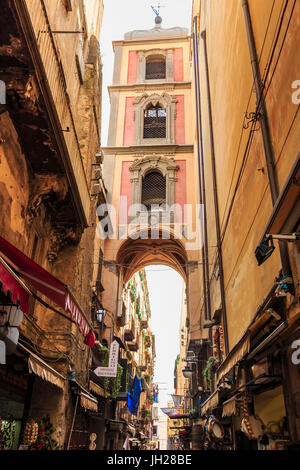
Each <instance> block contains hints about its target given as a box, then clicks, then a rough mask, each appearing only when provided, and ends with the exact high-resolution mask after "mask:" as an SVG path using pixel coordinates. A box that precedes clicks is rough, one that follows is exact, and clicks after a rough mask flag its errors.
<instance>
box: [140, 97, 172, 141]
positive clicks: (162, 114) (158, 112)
mask: <svg viewBox="0 0 300 470" xmlns="http://www.w3.org/2000/svg"><path fill="white" fill-rule="evenodd" d="M166 120H167V112H166V110H165V109H164V108H162V107H161V106H160V105H159V104H158V105H156V106H152V105H151V106H150V107H149V108H148V109H145V113H144V139H165V138H166Z"/></svg>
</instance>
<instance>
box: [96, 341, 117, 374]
mask: <svg viewBox="0 0 300 470" xmlns="http://www.w3.org/2000/svg"><path fill="white" fill-rule="evenodd" d="M118 359H119V343H118V341H113V342H112V343H111V345H110V351H109V361H108V367H97V369H95V370H94V373H95V374H96V375H97V376H98V377H116V376H117V368H118Z"/></svg>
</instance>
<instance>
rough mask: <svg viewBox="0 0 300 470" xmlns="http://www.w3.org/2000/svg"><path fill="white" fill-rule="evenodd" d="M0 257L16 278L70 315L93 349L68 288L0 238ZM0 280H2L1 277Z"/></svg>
mask: <svg viewBox="0 0 300 470" xmlns="http://www.w3.org/2000/svg"><path fill="white" fill-rule="evenodd" d="M0 256H1V257H2V258H3V259H4V260H5V261H6V262H7V263H8V265H9V266H10V267H11V268H12V269H13V270H14V271H15V272H16V274H17V275H18V276H20V277H21V278H22V279H24V280H25V281H26V282H28V284H30V285H31V286H32V287H34V288H35V289H37V290H38V291H39V292H41V293H42V294H44V295H45V296H46V297H48V298H49V299H51V300H52V301H53V302H55V303H56V304H57V305H58V306H59V307H61V308H63V309H64V310H65V311H66V312H67V313H70V319H71V320H72V321H73V322H74V323H76V325H77V326H78V329H79V330H80V331H81V333H82V334H83V335H84V337H86V342H87V344H89V345H90V346H91V347H93V345H92V344H93V342H94V341H95V337H94V333H93V331H92V329H91V327H90V325H89V323H88V321H87V320H86V318H85V316H84V314H83V312H82V310H81V309H80V307H79V306H78V304H77V302H76V300H75V299H74V296H73V295H72V293H71V292H70V290H69V288H68V286H66V285H65V284H63V283H62V282H61V281H60V280H59V279H57V278H56V277H54V276H52V274H50V273H49V272H48V271H46V270H45V269H44V268H42V267H41V266H40V265H38V264H37V263H35V262H34V261H32V260H31V259H30V258H28V256H26V255H24V253H22V252H21V251H20V250H18V249H17V248H16V247H14V246H13V245H11V244H10V243H9V242H8V241H6V240H4V238H2V237H0ZM1 273H2V272H0V276H1ZM2 274H3V273H2ZM4 279H5V276H4ZM0 280H2V279H1V277H0ZM15 292H16V293H15V294H14V295H15V296H16V295H17V289H16V287H15ZM20 300H21V299H20Z"/></svg>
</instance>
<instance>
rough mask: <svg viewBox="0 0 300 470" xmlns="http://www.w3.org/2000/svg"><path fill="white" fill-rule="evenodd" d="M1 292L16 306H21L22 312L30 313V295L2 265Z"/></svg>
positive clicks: (0, 272)
mask: <svg viewBox="0 0 300 470" xmlns="http://www.w3.org/2000/svg"><path fill="white" fill-rule="evenodd" d="M0 291H2V292H3V293H4V294H5V295H6V296H8V297H9V298H10V299H11V300H12V302H13V303H14V304H19V305H20V308H21V310H22V312H24V313H28V310H29V293H28V292H27V291H26V290H25V289H24V288H23V287H22V286H21V284H20V283H19V282H18V281H17V279H15V277H14V276H12V274H10V272H9V271H8V270H7V269H6V268H5V267H4V266H3V265H2V264H1V263H0Z"/></svg>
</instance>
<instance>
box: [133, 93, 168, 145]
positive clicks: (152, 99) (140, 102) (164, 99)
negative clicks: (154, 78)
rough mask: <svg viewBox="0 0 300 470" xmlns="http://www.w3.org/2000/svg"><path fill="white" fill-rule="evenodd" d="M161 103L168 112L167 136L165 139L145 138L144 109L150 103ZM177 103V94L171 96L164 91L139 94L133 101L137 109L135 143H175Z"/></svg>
mask: <svg viewBox="0 0 300 470" xmlns="http://www.w3.org/2000/svg"><path fill="white" fill-rule="evenodd" d="M158 103H159V104H160V105H161V106H162V107H163V108H164V109H165V110H166V113H167V121H166V138H164V139H144V111H145V109H146V108H147V106H148V105H149V104H152V105H153V106H156V105H157V104H158ZM176 103H177V99H176V97H175V96H171V95H169V94H168V93H165V92H164V93H162V94H161V95H159V94H157V93H153V94H152V95H148V94H147V93H143V94H142V95H140V96H137V97H136V98H135V100H134V101H133V104H134V107H135V111H134V120H135V135H134V144H135V145H155V144H158V145H161V144H174V143H175V129H174V121H175V119H176Z"/></svg>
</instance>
